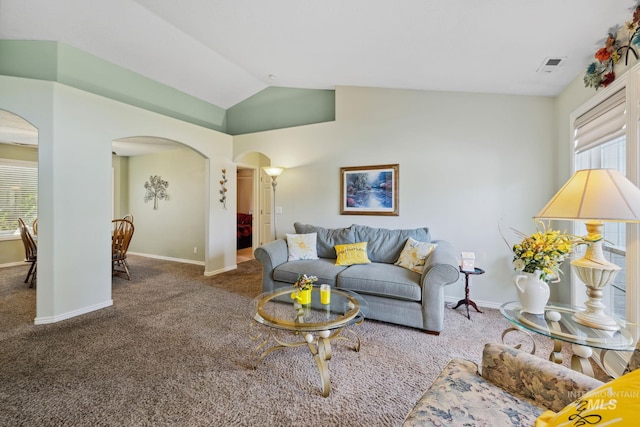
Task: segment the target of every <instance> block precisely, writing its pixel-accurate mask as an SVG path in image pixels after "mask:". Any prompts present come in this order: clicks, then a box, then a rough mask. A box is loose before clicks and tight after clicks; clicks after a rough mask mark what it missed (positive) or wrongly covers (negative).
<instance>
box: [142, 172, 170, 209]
mask: <svg viewBox="0 0 640 427" xmlns="http://www.w3.org/2000/svg"><path fill="white" fill-rule="evenodd" d="M168 186H169V182H168V181H165V180H163V179H162V178H161V177H160V176H159V175H152V176H150V177H149V181H147V182H145V183H144V188H145V189H146V190H147V191H146V193H145V195H144V202H145V203H147V202H148V201H149V200H153V209H154V210H157V209H158V200H169V193H167V187H168Z"/></svg>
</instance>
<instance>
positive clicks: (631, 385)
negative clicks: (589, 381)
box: [535, 369, 640, 427]
mask: <svg viewBox="0 0 640 427" xmlns="http://www.w3.org/2000/svg"><path fill="white" fill-rule="evenodd" d="M638 414H640V370H639V369H637V370H635V371H632V372H630V373H628V374H625V375H623V376H621V377H620V378H616V379H615V380H613V381H609V382H608V383H605V384H603V385H601V386H600V387H598V388H596V389H594V390H591V391H590V392H588V393H585V394H584V395H583V396H580V397H579V398H578V399H577V400H575V401H573V402H571V403H570V404H568V405H567V406H565V407H564V409H562V410H561V411H560V412H558V413H557V414H556V413H554V412H553V411H544V412H543V413H542V414H541V415H540V416H539V417H538V419H537V420H536V424H535V425H536V427H547V426H579V425H589V426H599V425H602V426H604V425H607V426H608V425H614V426H632V425H633V426H635V425H638Z"/></svg>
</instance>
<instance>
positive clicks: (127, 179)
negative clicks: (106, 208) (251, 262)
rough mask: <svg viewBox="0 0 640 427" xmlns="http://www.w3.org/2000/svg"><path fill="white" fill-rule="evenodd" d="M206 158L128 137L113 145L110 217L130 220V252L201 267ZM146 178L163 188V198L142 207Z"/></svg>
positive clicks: (166, 142)
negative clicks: (162, 183) (158, 181)
mask: <svg viewBox="0 0 640 427" xmlns="http://www.w3.org/2000/svg"><path fill="white" fill-rule="evenodd" d="M206 162H207V159H206V157H205V156H203V155H202V154H201V153H199V152H198V151H196V150H194V149H193V148H191V147H189V146H188V145H186V144H183V143H181V142H179V141H175V140H172V139H168V138H162V137H157V136H133V137H126V138H119V139H116V140H114V141H113V142H112V164H113V173H114V179H113V182H114V185H113V194H112V200H113V211H114V215H113V216H114V218H121V217H123V216H124V215H126V214H132V215H133V217H134V218H135V233H134V238H133V240H132V242H131V245H130V247H129V251H130V252H131V253H137V254H140V255H145V256H150V257H158V258H163V259H173V260H175V261H179V262H187V263H192V264H198V265H203V266H204V264H205V250H204V249H205V228H206V220H205V212H206V211H207V206H206V205H205V195H206V191H207V190H206V188H207V182H208V175H207V173H206V171H207V164H206ZM151 177H158V178H159V179H162V180H163V181H165V182H166V183H168V186H167V189H166V194H167V198H166V199H165V200H162V201H157V203H156V204H155V205H154V203H153V202H151V203H147V202H148V200H147V199H146V198H145V193H146V190H145V184H148V183H149V182H150V179H151Z"/></svg>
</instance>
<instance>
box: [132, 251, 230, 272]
mask: <svg viewBox="0 0 640 427" xmlns="http://www.w3.org/2000/svg"><path fill="white" fill-rule="evenodd" d="M128 253H129V254H131V255H137V256H141V257H146V258H154V259H162V260H165V261H173V262H182V263H186V264H195V265H202V266H204V265H205V263H204V261H194V260H192V259H182V258H172V257H167V256H162V255H153V254H143V253H140V252H128ZM237 268H238V264H234V265H230V266H228V267H224V268H220V269H218V270H213V271H205V272H204V275H205V276H215V275H216V274H221V273H225V272H227V271H231V270H236V269H237Z"/></svg>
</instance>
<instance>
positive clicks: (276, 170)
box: [262, 166, 284, 240]
mask: <svg viewBox="0 0 640 427" xmlns="http://www.w3.org/2000/svg"><path fill="white" fill-rule="evenodd" d="M262 169H263V170H264V173H266V174H267V175H269V176H270V177H271V187H273V236H274V240H275V239H277V238H278V232H277V230H276V222H277V221H276V186H277V185H278V181H277V179H278V177H279V176H280V175H281V174H282V172H283V171H284V168H283V167H280V166H265V167H263V168H262Z"/></svg>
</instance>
